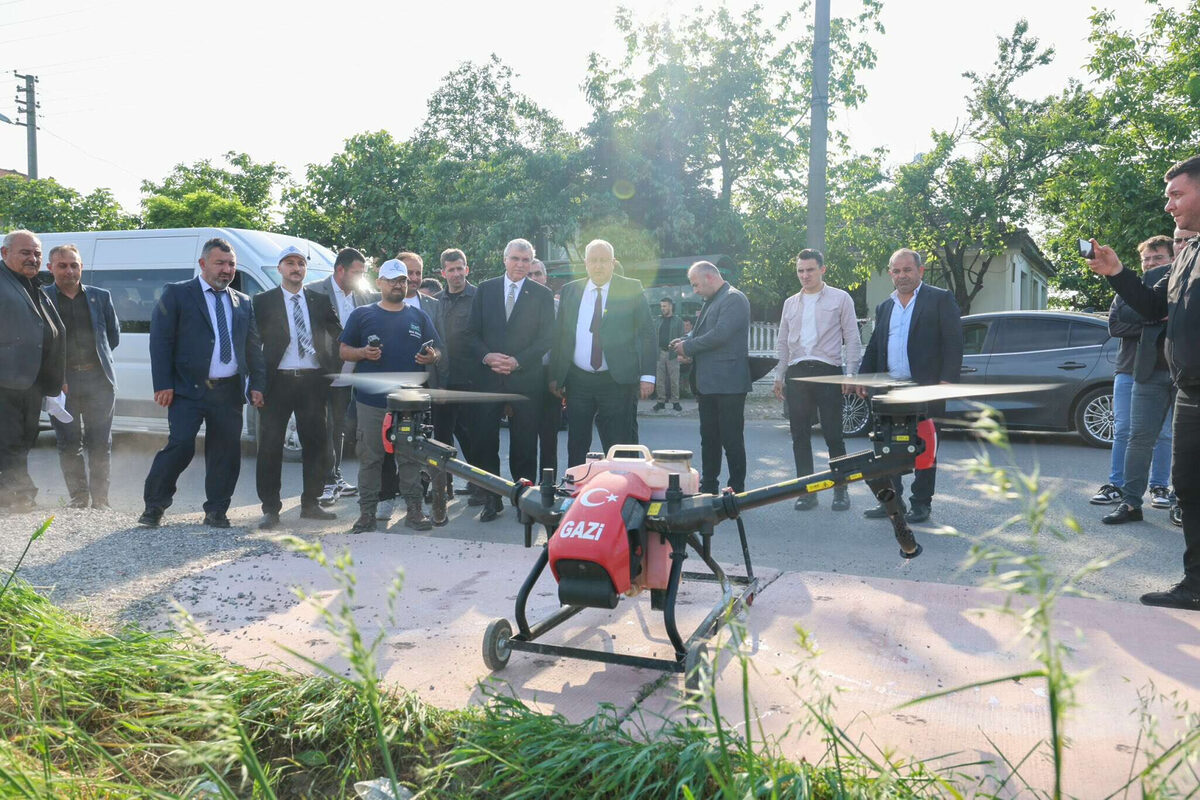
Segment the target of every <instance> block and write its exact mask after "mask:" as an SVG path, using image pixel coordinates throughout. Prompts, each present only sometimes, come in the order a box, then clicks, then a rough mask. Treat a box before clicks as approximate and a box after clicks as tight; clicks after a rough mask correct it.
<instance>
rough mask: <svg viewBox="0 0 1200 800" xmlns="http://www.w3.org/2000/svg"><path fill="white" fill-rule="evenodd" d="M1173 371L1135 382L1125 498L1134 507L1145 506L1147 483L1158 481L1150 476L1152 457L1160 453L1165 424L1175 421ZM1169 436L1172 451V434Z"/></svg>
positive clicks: (1130, 412)
mask: <svg viewBox="0 0 1200 800" xmlns="http://www.w3.org/2000/svg"><path fill="white" fill-rule="evenodd" d="M1171 387H1172V383H1171V373H1170V372H1168V371H1167V370H1165V369H1164V370H1158V371H1156V372H1155V373H1154V374H1153V375H1151V376H1150V378H1149V379H1148V380H1145V381H1134V384H1133V391H1132V393H1131V395H1130V403H1129V445H1128V447H1127V449H1126V450H1125V485H1124V486H1123V487H1121V494H1122V500H1123V501H1124V502H1125V503H1128V504H1129V505H1130V506H1131V507H1133V508H1141V507H1142V495H1144V494H1145V493H1146V482H1147V479H1148V478H1149V479H1150V481H1149V482H1150V485H1152V486H1165V485H1166V483H1165V482H1164V483H1155V481H1154V479H1153V477H1151V475H1150V472H1151V470H1150V463H1151V460H1152V457H1154V456H1155V455H1156V454H1157V451H1158V450H1159V445H1158V444H1156V442H1161V441H1162V439H1163V426H1164V425H1169V424H1170V422H1171ZM1167 430H1168V433H1167V436H1166V440H1167V447H1168V453H1169V448H1170V442H1171V437H1170V433H1169V430H1170V429H1169V428H1168V429H1167Z"/></svg>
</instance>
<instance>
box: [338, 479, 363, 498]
mask: <svg viewBox="0 0 1200 800" xmlns="http://www.w3.org/2000/svg"><path fill="white" fill-rule="evenodd" d="M337 487H338V495H339V496H340V497H357V496H358V487H357V486H351V485H350V484H348V483H346V481H345V480H343V479H342V478H338V479H337Z"/></svg>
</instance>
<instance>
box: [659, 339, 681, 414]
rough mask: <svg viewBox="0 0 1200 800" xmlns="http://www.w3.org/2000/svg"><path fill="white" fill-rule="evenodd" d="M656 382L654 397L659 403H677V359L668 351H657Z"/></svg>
mask: <svg viewBox="0 0 1200 800" xmlns="http://www.w3.org/2000/svg"><path fill="white" fill-rule="evenodd" d="M657 373H658V374H657V375H656V376H655V377H656V378H657V379H658V380H657V382H656V384H655V387H654V396H655V398H656V399H657V400H658V402H660V403H668V402H669V403H678V402H679V359H678V358H676V357H675V354H674V353H672V352H671V351H670V350H659V351H658V370H657Z"/></svg>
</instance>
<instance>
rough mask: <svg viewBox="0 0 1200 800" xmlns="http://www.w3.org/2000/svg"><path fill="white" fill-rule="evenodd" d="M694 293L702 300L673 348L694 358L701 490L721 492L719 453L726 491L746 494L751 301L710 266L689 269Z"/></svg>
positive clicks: (693, 386) (702, 262)
mask: <svg viewBox="0 0 1200 800" xmlns="http://www.w3.org/2000/svg"><path fill="white" fill-rule="evenodd" d="M688 281H689V282H690V283H691V284H692V291H694V292H695V293H696V294H698V295H700V297H702V298H704V305H703V306H701V307H700V318H699V319H698V320H697V321H696V327H695V328H693V329H692V332H691V333H690V334H688V335H687V336H686V337H684V338H683V339H676V340H675V341H674V342H672V343H671V346H672V347H673V348H674V349H675V354H676V355H677V356H686V357H688V358H690V359H692V374H691V383H692V391H693V392H694V393H695V395H696V400H697V401H698V402H697V405H698V406H699V411H700V464H701V469H700V491H701V492H706V493H708V494H716V493H717V491H718V489H719V488H720V481H719V478H720V475H721V451H722V450H724V451H725V460H726V461H727V462H728V464H729V484H728V485H729V486H731V487H733V489H734V491H737V492H742V491H745V489H746V437H745V427H746V395H747V394H749V393H750V389H751V384H752V381H751V380H750V301H749V300H747V299H746V295H744V294H742V293H741V292H739V291H738V290H737V289H735V288H733V287H732V286H730V285H729V282H728V281H726V280H725V279H724V278H722V277H721V271H720V270H719V269H717V267H716V265H714V264H711V263H709V262H708V261H697V262H696V263H695V264H693V265H692V266H691V268H690V269H689V270H688Z"/></svg>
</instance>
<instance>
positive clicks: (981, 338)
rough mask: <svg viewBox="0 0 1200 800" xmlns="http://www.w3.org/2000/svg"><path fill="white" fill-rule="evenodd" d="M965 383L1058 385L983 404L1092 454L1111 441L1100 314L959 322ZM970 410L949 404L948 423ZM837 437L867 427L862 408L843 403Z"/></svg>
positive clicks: (1108, 365) (1110, 352) (1107, 360)
mask: <svg viewBox="0 0 1200 800" xmlns="http://www.w3.org/2000/svg"><path fill="white" fill-rule="evenodd" d="M962 325H963V365H962V382H963V383H1055V384H1058V386H1057V388H1055V389H1051V390H1048V391H1043V392H1034V393H1030V394H1007V395H996V396H995V397H990V398H981V399H982V400H983V401H984V402H986V403H987V404H988V405H991V406H993V407H995V408H996V409H998V410H999V411H1001V412H1003V413H1004V420H1005V422H1006V424H1007V425H1008V427H1009V428H1012V429H1014V430H1040V431H1076V432H1077V433H1078V434H1079V435H1080V437H1081V438H1082V439H1083V440H1084V442H1086V443H1087V444H1089V445H1092V446H1093V447H1110V446H1111V445H1112V439H1113V414H1112V391H1113V389H1112V385H1113V367H1114V366H1115V364H1116V355H1117V345H1118V341H1117V340H1116V339H1113V338H1111V337H1109V335H1108V318H1107V315H1105V314H1082V313H1078V312H1074V311H997V312H993V313H989V314H971V315H969V316H966V317H963V319H962ZM972 408H973V406H971V405H970V404H969V403H967V402H965V401H951V402H949V403H948V404H947V407H946V415H947V416H948V417H950V418H965V417H966V415H967V414H969V413H970V411H971V410H972ZM842 418H843V425H842V429H843V430H844V431H845V433H846V434H847V435H851V436H854V435H859V434H863V433H865V432H866V431H867V428H868V427H869V424H868V419H867V406H866V403H865V402H864V401H862V400H861V399H859V398H857V397H856V396H853V395H848V396H847V397H846V402H845V408H844V409H843V414H842Z"/></svg>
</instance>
